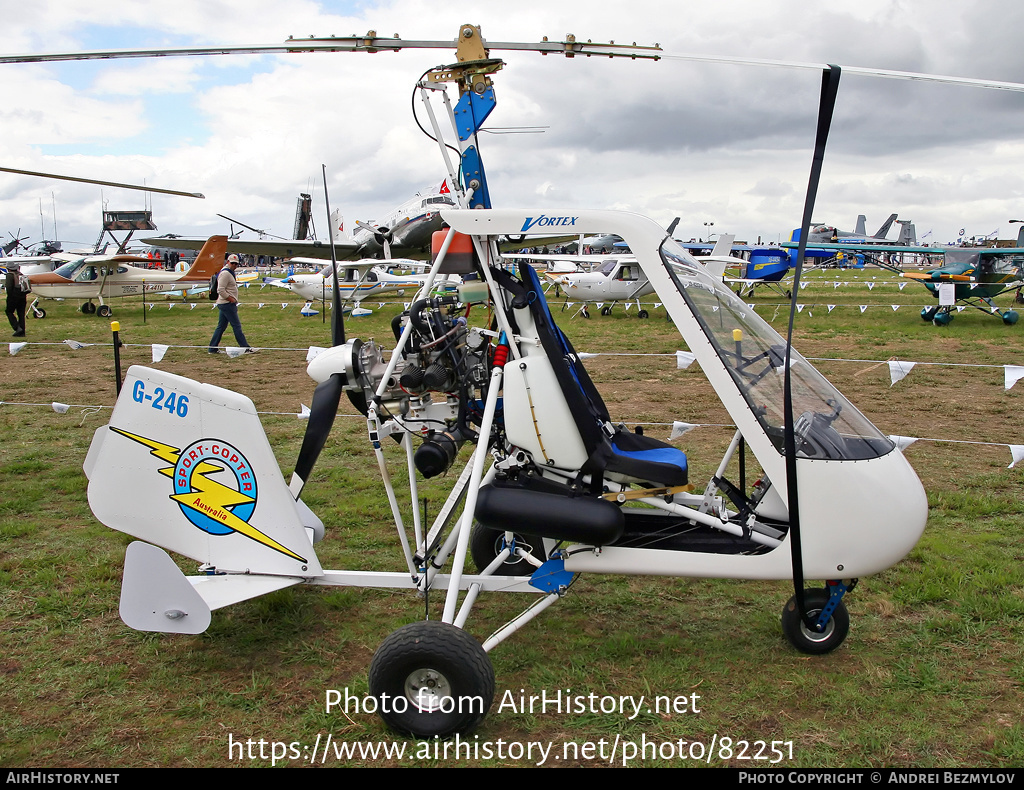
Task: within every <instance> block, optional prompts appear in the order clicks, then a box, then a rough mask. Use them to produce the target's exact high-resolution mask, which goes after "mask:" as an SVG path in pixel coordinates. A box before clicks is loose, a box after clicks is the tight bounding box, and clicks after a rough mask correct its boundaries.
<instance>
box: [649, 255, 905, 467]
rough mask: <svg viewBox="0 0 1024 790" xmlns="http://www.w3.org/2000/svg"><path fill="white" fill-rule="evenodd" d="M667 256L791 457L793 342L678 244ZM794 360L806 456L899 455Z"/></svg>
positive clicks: (800, 439)
mask: <svg viewBox="0 0 1024 790" xmlns="http://www.w3.org/2000/svg"><path fill="white" fill-rule="evenodd" d="M661 257H662V261H663V262H664V264H665V267H666V269H667V270H668V273H669V275H670V277H671V279H672V282H673V283H674V284H675V286H676V288H677V289H678V291H679V293H680V295H681V296H682V297H683V299H684V300H685V302H686V304H687V305H688V306H689V308H690V310H691V311H692V312H693V315H694V317H695V318H696V319H697V322H698V323H699V324H700V327H701V329H702V330H703V331H704V333H705V335H707V338H708V340H709V341H711V344H712V345H713V346H714V348H715V350H716V351H717V353H718V356H719V357H720V358H721V360H722V362H723V364H724V365H725V367H726V369H727V370H728V371H729V374H730V375H731V376H732V379H733V381H734V383H735V384H736V387H737V389H738V390H739V392H740V393H741V394H742V396H743V398H744V399H745V400H746V402H747V405H748V406H749V407H750V410H751V412H752V413H753V414H754V416H755V417H757V420H758V422H759V423H760V424H761V427H762V428H763V429H764V431H765V433H766V434H767V435H768V437H769V438H770V439H771V440H772V442H773V444H774V445H775V447H776V448H777V449H778V450H779V452H780V453H781V452H783V450H784V440H783V437H784V429H783V426H784V423H785V419H784V411H783V381H784V370H785V359H786V341H785V339H784V338H783V337H782V336H781V335H779V333H778V332H776V331H775V330H774V329H772V328H771V326H769V325H768V324H767V322H765V321H764V320H763V319H762V318H761V317H760V316H758V315H757V314H756V313H755V312H754V310H753V309H752V308H750V307H748V306H747V305H746V304H745V303H744V302H743V301H742V300H741V299H739V298H738V297H737V296H736V295H735V294H734V293H733V292H732V291H730V290H729V289H728V288H727V287H726V286H725V284H724V283H723V282H722V280H721V278H717V277H713V276H711V275H710V274H708V272H707V271H706V270H705V269H704V267H703V266H701V265H700V263H698V262H697V261H696V260H695V259H694V258H693V257H692V256H691V255H690V254H689V253H688V252H686V250H685V249H683V248H682V247H680V246H679V245H678V244H677V243H675V242H674V241H672V240H671V239H667V240H666V241H665V243H664V244H663V245H662V247H661ZM790 356H791V362H790V373H791V375H790V380H791V387H792V393H793V414H794V417H795V430H796V445H797V455H798V456H800V457H802V458H814V459H825V460H846V461H850V460H862V459H866V458H877V457H878V456H881V455H885V454H886V453H888V452H890V451H891V450H892V449H893V447H894V445H893V443H892V442H891V441H890V440H889V439H888V437H886V436H885V435H884V434H882V433H881V431H879V430H878V429H877V428H876V427H875V426H874V425H872V424H871V422H870V421H869V420H868V419H867V417H865V416H864V415H863V414H861V413H860V412H859V411H858V410H857V408H856V407H855V406H853V404H851V403H850V402H849V401H848V400H847V399H846V398H844V397H843V395H842V394H841V393H840V392H839V390H837V389H836V388H835V387H834V386H832V384H831V383H829V381H828V380H827V379H826V378H825V377H824V376H822V375H821V374H820V373H819V372H818V371H817V370H815V369H814V367H813V366H812V365H811V364H810V363H809V362H808V361H807V360H806V359H804V358H803V357H802V356H801V355H800V354H799V353H797V352H796V351H795V350H793V351H791V355H790Z"/></svg>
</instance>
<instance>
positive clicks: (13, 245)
mask: <svg viewBox="0 0 1024 790" xmlns="http://www.w3.org/2000/svg"><path fill="white" fill-rule="evenodd" d="M7 235H8V236H10V237H11V240H10V241H9V242H7V243H6V244H4V245H3V251H4V255H10V254H12V253H15V252H17V251H18V248H19V247H24V246H25V245H24V244H22V242H23V241H28V238H29V237H28V236H22V235H21V228H18V233H17V234H14V233H11V232H10V231H7ZM26 249H27V248H26Z"/></svg>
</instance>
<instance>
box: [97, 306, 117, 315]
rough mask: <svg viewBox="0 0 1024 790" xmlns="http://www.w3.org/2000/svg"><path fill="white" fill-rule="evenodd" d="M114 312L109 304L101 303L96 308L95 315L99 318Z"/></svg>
mask: <svg viewBox="0 0 1024 790" xmlns="http://www.w3.org/2000/svg"><path fill="white" fill-rule="evenodd" d="M113 314H114V311H113V310H111V309H110V305H108V304H101V305H100V306H99V307H97V308H96V315H98V316H99V317H100V318H110V316H112V315H113Z"/></svg>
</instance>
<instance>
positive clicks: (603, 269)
mask: <svg viewBox="0 0 1024 790" xmlns="http://www.w3.org/2000/svg"><path fill="white" fill-rule="evenodd" d="M561 257H562V258H563V259H566V260H568V259H569V258H575V259H576V260H577V261H579V262H580V263H581V264H586V263H589V262H590V261H593V260H595V256H593V255H579V256H561ZM600 259H601V260H602V261H603V263H602V264H601V265H600V266H599V267H597V268H595V269H594V270H593V271H589V272H576V273H567V274H558V273H554V272H551V273H548V274H547V275H546V276H547V277H548V278H550V279H551V280H552V281H553V282H554V283H556V284H557V285H558V287H559V288H561V289H562V292H563V293H564V294H565V296H566V298H567V299H570V300H574V301H578V302H583V303H584V304H583V307H582V308H581V310H580V313H581V314H582V315H583V317H584V318H590V311H589V310H588V309H587V305H589V304H594V303H596V304H600V305H601V315H610V314H611V312H612V308H613V307H614V306H615V305H616V303H618V302H632V301H633V300H634V299H639V298H640V297H641V296H647V295H648V294H652V293H654V286H653V285H651V283H650V281H649V280H648V279H647V275H646V274H644V271H643V269H641V268H640V264H639V262H638V261H637V259H636V256H634V255H613V256H601V258H600ZM637 306H639V302H638V303H637ZM649 315H650V314H649V313H648V312H647V311H646V310H644V309H643V308H642V307H641V308H640V309H639V310H638V311H637V317H638V318H647V317H648V316H649Z"/></svg>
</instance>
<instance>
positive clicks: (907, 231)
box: [896, 219, 917, 247]
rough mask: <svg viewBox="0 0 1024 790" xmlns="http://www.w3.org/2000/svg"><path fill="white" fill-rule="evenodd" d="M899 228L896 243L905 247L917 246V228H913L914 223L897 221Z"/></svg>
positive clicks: (905, 220)
mask: <svg viewBox="0 0 1024 790" xmlns="http://www.w3.org/2000/svg"><path fill="white" fill-rule="evenodd" d="M898 222H899V226H900V237H899V240H898V241H897V242H896V243H897V244H902V245H904V246H907V247H913V246H915V245H916V244H917V228H915V227H914V223H913V222H911V221H910V220H909V219H901V220H898Z"/></svg>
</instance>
